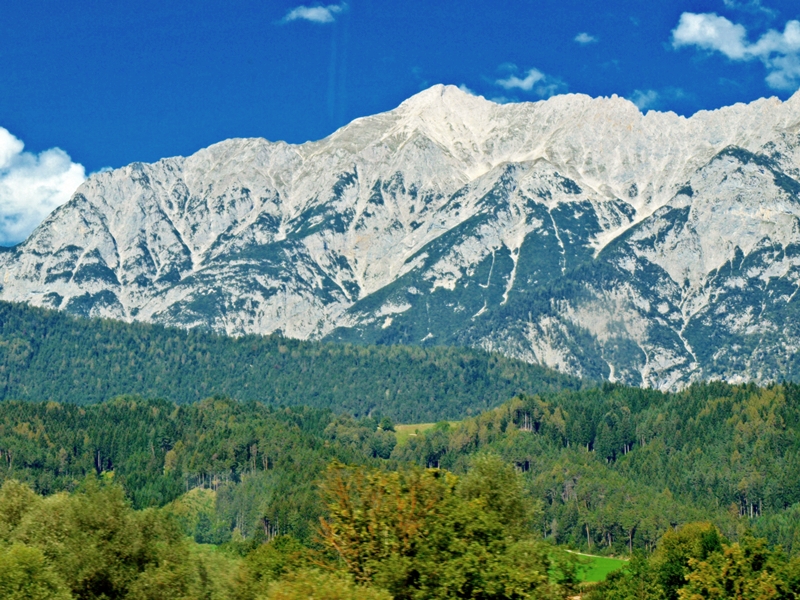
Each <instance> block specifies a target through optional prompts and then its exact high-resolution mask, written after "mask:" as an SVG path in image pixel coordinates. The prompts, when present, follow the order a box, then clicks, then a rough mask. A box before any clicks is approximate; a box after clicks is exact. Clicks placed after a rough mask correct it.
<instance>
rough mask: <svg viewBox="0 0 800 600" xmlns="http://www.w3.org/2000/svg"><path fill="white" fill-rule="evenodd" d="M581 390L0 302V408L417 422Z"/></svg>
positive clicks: (500, 366)
mask: <svg viewBox="0 0 800 600" xmlns="http://www.w3.org/2000/svg"><path fill="white" fill-rule="evenodd" d="M582 385H585V384H584V383H582V382H580V381H578V380H576V379H575V378H572V377H568V376H566V375H562V374H560V373H557V372H556V371H552V370H550V369H545V368H542V367H539V366H535V365H529V364H527V363H524V362H522V361H518V360H512V359H509V358H506V357H504V356H502V355H500V354H490V353H487V352H482V351H479V350H470V349H465V348H451V347H441V348H420V347H413V346H353V345H349V344H333V343H318V342H303V341H298V340H292V339H287V338H283V337H280V336H275V335H274V336H243V337H239V338H230V337H225V336H222V335H215V334H212V333H209V332H206V331H201V330H192V331H184V330H180V329H172V328H165V327H161V326H158V325H148V324H142V323H131V324H128V323H122V322H119V321H112V320H106V319H81V318H76V317H72V316H69V315H67V314H64V313H61V312H58V311H51V310H45V309H39V308H34V307H30V306H27V305H24V304H14V303H8V302H0V400H54V401H57V402H70V403H74V404H90V403H94V402H100V401H103V400H109V399H111V398H113V397H115V396H118V395H121V394H138V395H140V396H143V397H146V398H164V399H167V400H171V401H173V402H176V403H178V404H185V403H187V402H195V401H198V400H202V399H203V398H208V397H210V396H214V395H224V396H227V397H230V398H235V399H238V400H243V401H247V400H259V401H263V402H268V403H270V404H281V405H291V406H299V405H302V406H311V407H316V408H329V409H332V410H335V411H337V412H347V413H350V414H353V415H356V416H365V415H376V414H377V415H387V416H390V417H391V418H393V419H396V420H400V421H405V422H421V421H436V420H439V419H445V418H450V419H460V418H462V417H463V416H464V415H468V414H474V413H478V412H480V411H482V410H485V409H487V408H490V407H493V406H497V405H498V404H500V403H501V402H505V401H506V400H508V399H509V398H511V397H512V396H514V395H515V394H518V393H538V392H544V391H548V390H550V391H552V390H557V389H563V388H578V387H580V386H582Z"/></svg>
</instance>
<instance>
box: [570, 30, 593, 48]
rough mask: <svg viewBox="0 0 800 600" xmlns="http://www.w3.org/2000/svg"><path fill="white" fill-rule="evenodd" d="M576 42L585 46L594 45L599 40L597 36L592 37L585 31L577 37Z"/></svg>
mask: <svg viewBox="0 0 800 600" xmlns="http://www.w3.org/2000/svg"><path fill="white" fill-rule="evenodd" d="M575 41H576V42H578V43H579V44H580V45H581V46H585V45H587V44H594V43H595V42H596V41H598V40H597V38H596V37H595V36H593V35H590V34H588V33H586V32H585V31H583V32H581V33H579V34H578V35H576V36H575Z"/></svg>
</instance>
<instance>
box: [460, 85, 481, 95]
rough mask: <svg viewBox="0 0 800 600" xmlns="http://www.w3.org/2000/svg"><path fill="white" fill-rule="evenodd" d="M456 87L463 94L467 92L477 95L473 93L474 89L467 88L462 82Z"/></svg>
mask: <svg viewBox="0 0 800 600" xmlns="http://www.w3.org/2000/svg"><path fill="white" fill-rule="evenodd" d="M458 89H460V90H461V91H462V92H464V93H465V94H469V95H470V96H477V95H478V94H476V93H475V91H474V90H472V89H470V88H468V87H467V84H466V83H462V84H461V85H460V86H458Z"/></svg>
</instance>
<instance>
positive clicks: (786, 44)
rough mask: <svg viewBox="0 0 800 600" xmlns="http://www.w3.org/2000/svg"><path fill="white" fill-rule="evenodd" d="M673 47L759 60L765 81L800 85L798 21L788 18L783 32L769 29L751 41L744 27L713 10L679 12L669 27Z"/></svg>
mask: <svg viewBox="0 0 800 600" xmlns="http://www.w3.org/2000/svg"><path fill="white" fill-rule="evenodd" d="M672 45H673V47H675V48H682V47H684V46H695V47H697V48H700V49H703V50H709V51H712V52H714V51H715V52H720V53H722V54H724V55H725V56H726V57H728V58H729V59H731V60H734V61H752V60H760V61H761V62H762V63H763V64H764V66H765V67H766V69H767V77H766V82H767V84H768V85H769V86H770V87H771V88H773V89H777V90H795V89H797V88H798V87H800V21H788V22H787V23H786V26H785V27H784V30H783V32H780V31H777V30H775V29H770V30H769V31H767V32H766V33H765V34H763V35H762V36H761V37H760V38H759V39H758V41H756V42H755V43H750V41H749V40H748V36H747V29H746V28H745V27H744V26H743V25H741V24H738V23H733V22H732V21H729V20H728V19H726V18H725V17H721V16H719V15H717V14H715V13H701V14H696V13H690V12H685V13H683V14H682V15H681V18H680V20H679V22H678V25H677V27H675V29H674V30H673V31H672Z"/></svg>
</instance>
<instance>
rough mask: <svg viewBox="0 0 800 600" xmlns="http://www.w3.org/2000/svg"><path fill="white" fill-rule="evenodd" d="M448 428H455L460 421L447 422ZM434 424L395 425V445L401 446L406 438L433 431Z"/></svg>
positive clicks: (406, 440)
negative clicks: (428, 430) (429, 430)
mask: <svg viewBox="0 0 800 600" xmlns="http://www.w3.org/2000/svg"><path fill="white" fill-rule="evenodd" d="M447 422H448V423H449V424H450V427H455V426H456V425H458V424H459V423H461V421H447ZM436 425H437V424H436V423H413V424H411V425H395V426H394V433H395V436H396V437H397V444H398V445H400V446H402V445H404V444H406V443H407V442H408V438H410V437H412V436H416V435H417V434H420V433H422V432H423V431H425V430H427V429H433V428H434V427H435V426H436Z"/></svg>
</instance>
